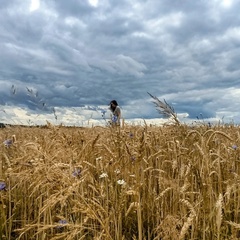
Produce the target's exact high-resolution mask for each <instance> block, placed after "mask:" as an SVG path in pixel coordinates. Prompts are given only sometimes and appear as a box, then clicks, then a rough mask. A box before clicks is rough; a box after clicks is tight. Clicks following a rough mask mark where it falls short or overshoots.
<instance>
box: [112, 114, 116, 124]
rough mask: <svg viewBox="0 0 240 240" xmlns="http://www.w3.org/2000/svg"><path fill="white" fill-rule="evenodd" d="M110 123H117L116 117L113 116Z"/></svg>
mask: <svg viewBox="0 0 240 240" xmlns="http://www.w3.org/2000/svg"><path fill="white" fill-rule="evenodd" d="M112 122H114V123H115V122H117V116H116V115H113V117H112Z"/></svg>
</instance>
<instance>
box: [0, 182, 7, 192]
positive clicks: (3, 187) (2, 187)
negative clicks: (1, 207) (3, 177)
mask: <svg viewBox="0 0 240 240" xmlns="http://www.w3.org/2000/svg"><path fill="white" fill-rule="evenodd" d="M6 188H7V185H6V183H5V182H0V191H3V190H6Z"/></svg>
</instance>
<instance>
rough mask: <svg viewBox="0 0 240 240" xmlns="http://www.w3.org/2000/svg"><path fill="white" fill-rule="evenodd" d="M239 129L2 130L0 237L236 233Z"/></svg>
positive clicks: (121, 238) (108, 238)
mask: <svg viewBox="0 0 240 240" xmlns="http://www.w3.org/2000/svg"><path fill="white" fill-rule="evenodd" d="M239 133H240V129H239V128H238V127H237V126H214V127H211V128H209V127H207V126H204V125H201V126H198V127H194V128H193V127H189V126H185V125H182V124H179V125H178V124H177V125H171V126H167V125H166V126H162V127H156V126H147V125H145V126H128V125H127V124H125V125H124V126H123V127H121V128H119V127H116V128H111V127H92V128H77V127H64V126H53V125H52V124H50V123H48V124H47V126H45V127H18V126H16V127H7V128H4V129H0V143H1V146H0V239H3V240H4V239H6V240H12V239H15V240H31V239H34V240H50V239H52V240H57V239H61V240H79V239H86V240H90V239H98V240H99V239H102V240H131V239H136V240H148V239H149V240H150V239H152V240H158V239H162V240H168V239H170V240H171V239H172V240H178V239H192V240H193V239H194V240H195V239H204V240H208V239H237V238H238V237H239V236H240V224H239V216H240V210H239V209H240V187H239V186H240V149H239V147H240V134H239ZM13 136H15V138H14V140H13V138H12V137H13ZM6 140H9V141H6ZM10 140H11V141H10Z"/></svg>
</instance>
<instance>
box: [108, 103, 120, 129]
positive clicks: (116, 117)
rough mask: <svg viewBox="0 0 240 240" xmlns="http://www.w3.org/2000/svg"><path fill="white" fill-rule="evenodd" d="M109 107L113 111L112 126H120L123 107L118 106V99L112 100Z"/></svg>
mask: <svg viewBox="0 0 240 240" xmlns="http://www.w3.org/2000/svg"><path fill="white" fill-rule="evenodd" d="M109 109H110V111H111V112H112V116H111V124H112V126H120V119H121V109H120V107H119V106H118V103H117V101H116V100H112V101H111V102H110V107H109Z"/></svg>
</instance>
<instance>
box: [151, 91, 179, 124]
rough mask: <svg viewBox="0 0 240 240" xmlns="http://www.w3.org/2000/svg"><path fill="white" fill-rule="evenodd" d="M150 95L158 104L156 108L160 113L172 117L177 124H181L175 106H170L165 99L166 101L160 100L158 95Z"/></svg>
mask: <svg viewBox="0 0 240 240" xmlns="http://www.w3.org/2000/svg"><path fill="white" fill-rule="evenodd" d="M148 94H149V95H150V97H152V98H153V99H154V101H153V103H154V104H155V106H156V109H157V110H158V112H159V113H160V114H162V115H163V116H164V117H168V118H172V119H173V120H174V121H175V123H176V124H177V125H180V121H179V120H178V118H177V114H176V113H175V111H174V108H173V107H172V106H170V105H169V104H168V103H167V102H166V101H165V99H164V102H162V101H160V100H159V99H158V98H157V97H156V96H153V95H152V94H150V93H149V92H148Z"/></svg>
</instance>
